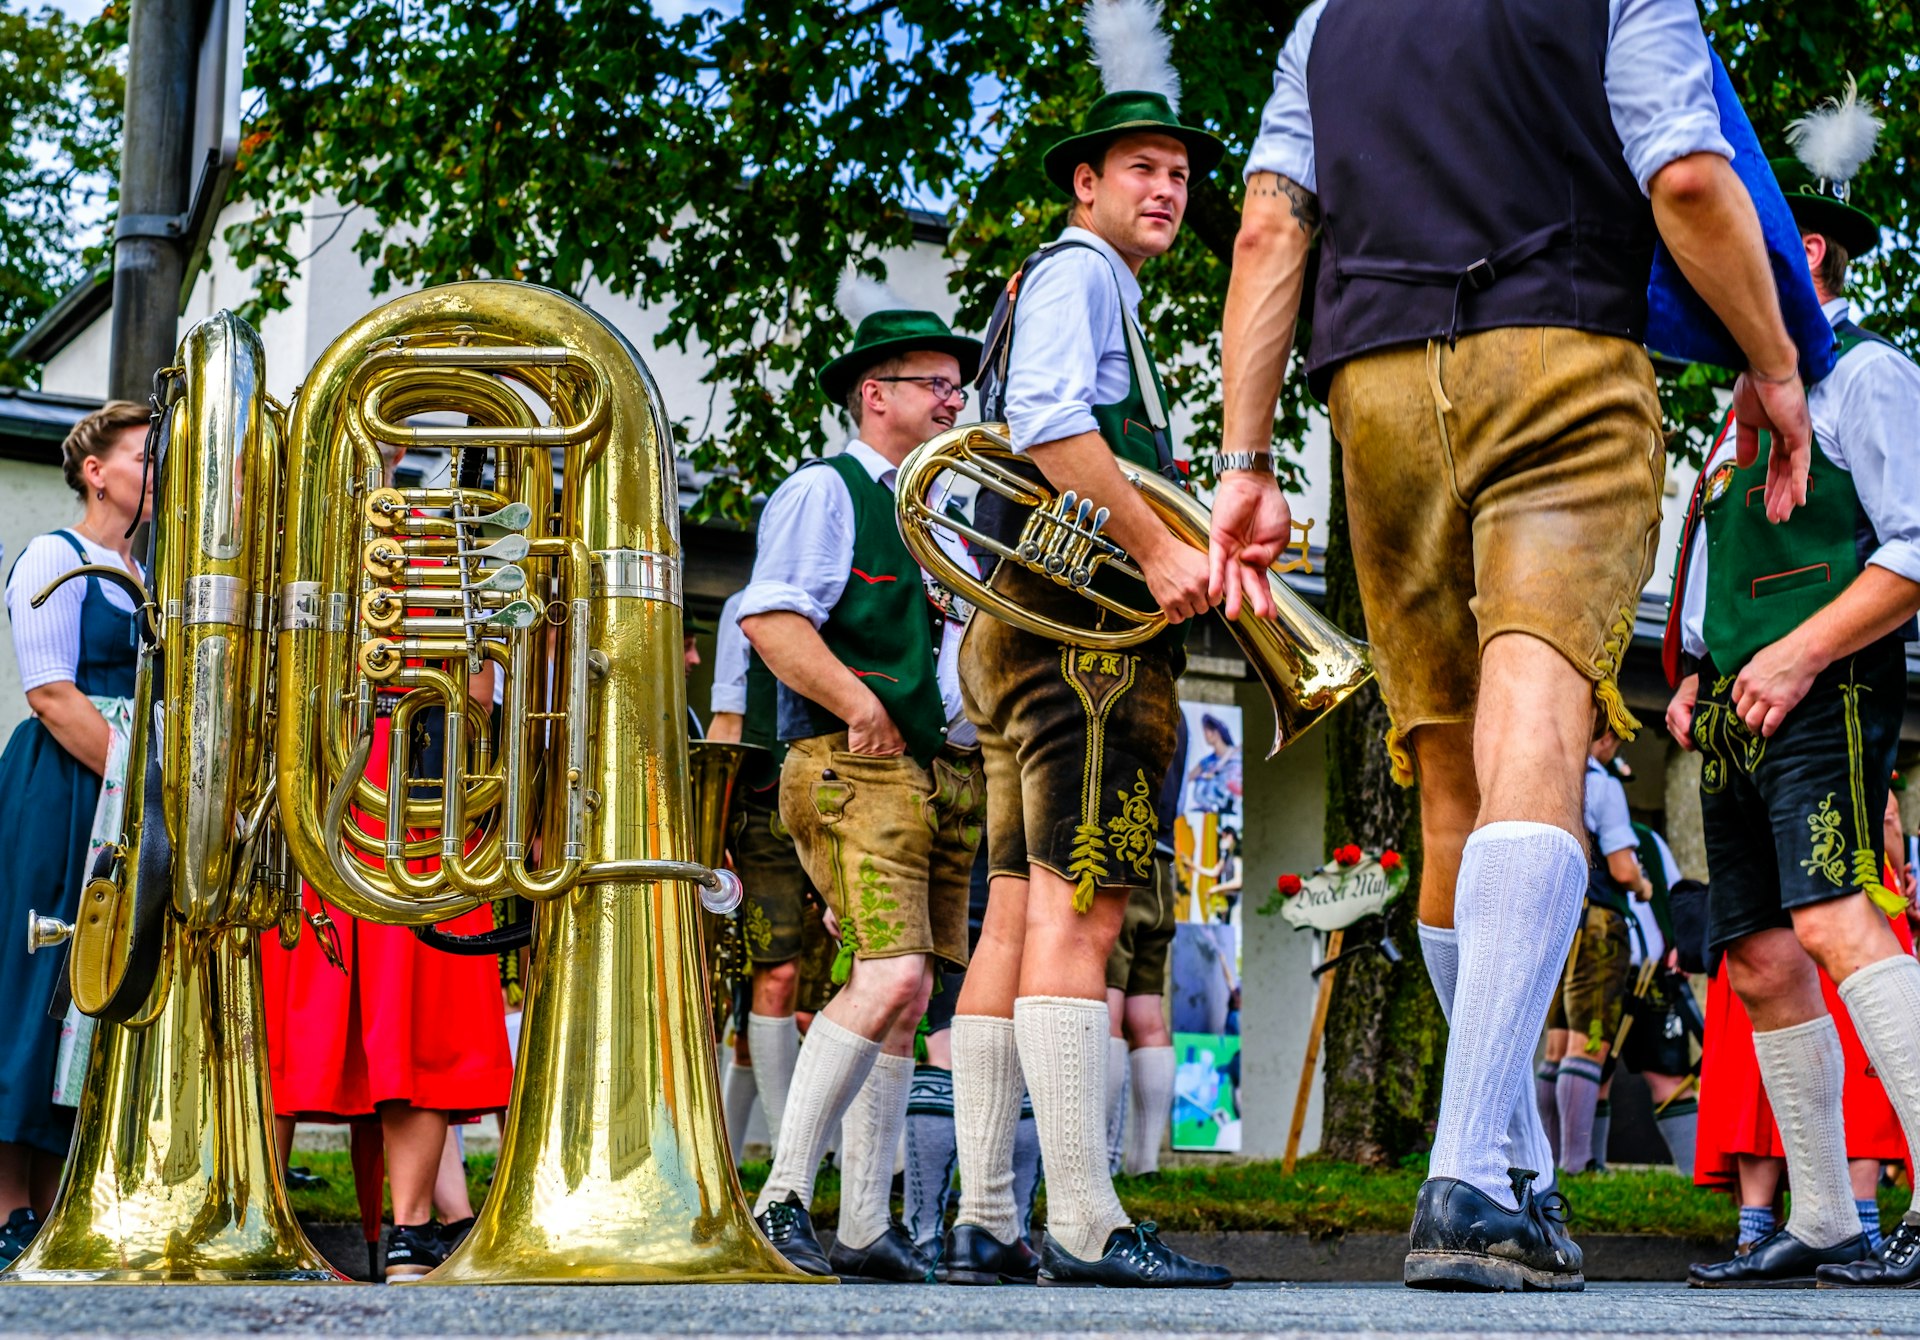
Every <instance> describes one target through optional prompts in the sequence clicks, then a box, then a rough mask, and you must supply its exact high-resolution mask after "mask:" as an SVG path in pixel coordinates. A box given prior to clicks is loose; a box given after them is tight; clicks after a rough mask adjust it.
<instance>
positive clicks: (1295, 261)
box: [1221, 172, 1320, 451]
mask: <svg viewBox="0 0 1920 1340" xmlns="http://www.w3.org/2000/svg"><path fill="white" fill-rule="evenodd" d="M1319 217H1320V209H1319V201H1318V200H1317V199H1316V198H1315V197H1314V195H1313V194H1312V192H1310V191H1308V190H1306V189H1305V188H1304V187H1302V186H1300V185H1298V184H1297V183H1295V182H1292V181H1289V180H1288V179H1287V178H1285V177H1282V176H1279V175H1277V174H1275V173H1272V172H1261V173H1256V174H1255V175H1254V177H1253V178H1252V180H1250V181H1249V182H1248V183H1247V199H1246V204H1245V205H1244V206H1243V208H1242V210H1241V214H1240V235H1239V236H1238V237H1237V238H1236V239H1235V240H1234V244H1233V275H1232V278H1231V279H1230V280H1229V281H1228V284H1227V307H1226V313H1225V315H1224V317H1223V318H1222V321H1221V377H1222V380H1223V391H1224V396H1225V414H1226V419H1225V428H1224V431H1223V433H1222V437H1221V445H1222V446H1223V448H1224V449H1225V450H1228V451H1266V450H1268V449H1269V448H1270V446H1271V443H1272V440H1273V407H1274V405H1275V403H1276V402H1278V400H1279V398H1280V384H1281V382H1282V380H1283V379H1284V378H1285V377H1286V372H1287V358H1288V356H1289V355H1290V354H1291V353H1292V352H1293V334H1294V325H1295V322H1296V321H1297V320H1298V318H1299V315H1300V296H1301V290H1302V287H1303V285H1304V284H1305V280H1306V267H1307V250H1308V248H1309V246H1310V245H1311V244H1312V242H1313V230H1314V228H1315V226H1317V224H1318V222H1319Z"/></svg>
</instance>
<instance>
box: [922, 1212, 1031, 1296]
mask: <svg viewBox="0 0 1920 1340" xmlns="http://www.w3.org/2000/svg"><path fill="white" fill-rule="evenodd" d="M1039 1273H1040V1256H1039V1254H1038V1253H1037V1252H1035V1251H1034V1250H1033V1248H1031V1247H1029V1246H1027V1243H1026V1239H1024V1238H1018V1237H1016V1238H1015V1239H1014V1240H1013V1241H1012V1242H1011V1243H1006V1242H1002V1241H1000V1239H998V1238H996V1237H994V1236H993V1234H991V1233H989V1232H987V1230H986V1229H984V1228H981V1227H980V1226H979V1225H978V1224H955V1225H954V1226H953V1230H952V1231H951V1232H949V1233H948V1234H947V1249H946V1251H945V1252H944V1253H943V1254H942V1257H941V1261H940V1266H939V1270H938V1271H937V1274H938V1276H939V1279H940V1282H941V1283H942V1284H1031V1283H1033V1280H1034V1276H1036V1275H1038V1274H1039Z"/></svg>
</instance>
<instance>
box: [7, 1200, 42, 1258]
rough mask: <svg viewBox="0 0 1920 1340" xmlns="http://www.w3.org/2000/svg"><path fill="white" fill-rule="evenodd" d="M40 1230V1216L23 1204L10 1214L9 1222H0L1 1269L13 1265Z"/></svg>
mask: <svg viewBox="0 0 1920 1340" xmlns="http://www.w3.org/2000/svg"><path fill="white" fill-rule="evenodd" d="M39 1231H40V1216H39V1215H37V1214H35V1213H34V1212H33V1211H32V1210H31V1209H28V1208H27V1207H25V1206H22V1207H21V1208H20V1209H17V1210H15V1211H14V1212H13V1213H12V1214H10V1215H8V1216H7V1222H6V1223H5V1224H0V1269H4V1268H5V1267H7V1266H10V1265H12V1264H13V1262H14V1258H15V1257H17V1256H19V1255H20V1253H21V1252H24V1251H25V1250H26V1249H27V1244H28V1243H30V1242H32V1241H33V1235H34V1234H36V1233H38V1232H39Z"/></svg>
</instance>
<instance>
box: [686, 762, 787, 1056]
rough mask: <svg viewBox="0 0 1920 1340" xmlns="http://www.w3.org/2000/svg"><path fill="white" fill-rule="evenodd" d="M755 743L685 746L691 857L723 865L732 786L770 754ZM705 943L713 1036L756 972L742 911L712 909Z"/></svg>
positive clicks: (730, 829)
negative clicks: (735, 996) (750, 765)
mask: <svg viewBox="0 0 1920 1340" xmlns="http://www.w3.org/2000/svg"><path fill="white" fill-rule="evenodd" d="M766 752H767V751H766V750H764V749H762V748H761V747H760V746H759V745H756V744H740V743H737V742H734V741H729V740H695V741H693V742H692V743H691V744H689V745H688V746H687V789H688V793H689V795H690V796H691V798H692V801H693V841H694V847H693V859H694V860H696V861H699V862H700V863H701V864H703V865H710V866H715V867H717V866H719V864H720V863H721V862H722V861H723V860H725V859H726V854H727V840H728V838H729V837H731V836H732V833H733V822H732V814H733V792H734V784H735V783H736V782H737V781H739V779H740V770H741V769H742V768H743V767H745V766H746V764H747V762H748V760H750V759H753V758H756V757H760V758H764V757H765V756H766ZM701 930H702V934H703V935H704V936H705V938H706V945H707V956H706V963H707V999H708V1002H709V1004H710V1007H711V1009H712V1011H713V1032H714V1036H715V1037H716V1038H717V1037H719V1036H721V1034H722V1033H723V1032H724V1031H725V1028H726V1023H727V1016H728V1015H729V1014H730V1013H731V1012H732V1009H733V993H734V990H735V988H737V987H738V986H739V985H740V983H741V982H743V981H745V980H746V978H747V975H748V973H749V972H750V971H751V970H752V967H753V964H752V960H751V959H750V957H749V956H748V953H747V941H746V937H745V935H743V934H742V933H741V929H740V918H739V915H738V909H737V908H736V909H735V910H734V911H733V912H732V913H721V912H712V911H709V912H708V913H707V914H706V916H705V917H704V918H703V919H702V923H701Z"/></svg>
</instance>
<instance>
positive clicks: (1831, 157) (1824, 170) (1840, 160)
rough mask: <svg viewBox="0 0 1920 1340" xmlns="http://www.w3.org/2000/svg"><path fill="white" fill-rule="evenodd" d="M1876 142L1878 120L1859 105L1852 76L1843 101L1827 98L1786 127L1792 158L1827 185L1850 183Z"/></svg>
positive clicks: (1849, 78)
mask: <svg viewBox="0 0 1920 1340" xmlns="http://www.w3.org/2000/svg"><path fill="white" fill-rule="evenodd" d="M1879 138H1880V118H1879V117H1877V116H1875V115H1874V114H1873V113H1872V112H1871V111H1869V110H1868V109H1867V108H1866V107H1865V106H1864V105H1863V104H1862V103H1861V102H1860V97H1859V90H1858V89H1856V88H1855V87H1854V82H1853V76H1851V75H1849V76H1847V92H1846V96H1845V97H1841V98H1828V99H1827V100H1826V101H1825V102H1823V103H1821V104H1820V106H1819V107H1817V108H1815V109H1814V110H1813V111H1811V112H1808V113H1807V114H1806V115H1805V116H1803V117H1801V118H1800V119H1799V120H1798V121H1795V122H1794V123H1793V124H1792V125H1790V126H1788V127H1787V143H1788V144H1791V145H1792V146H1793V152H1794V153H1795V155H1797V156H1798V157H1799V159H1800V161H1801V163H1802V164H1804V165H1805V166H1806V169H1807V171H1809V172H1811V173H1812V174H1813V175H1814V176H1815V177H1818V178H1819V179H1820V180H1821V181H1827V182H1839V183H1844V182H1848V181H1851V180H1852V179H1853V174H1854V173H1856V172H1858V171H1859V170H1860V165H1861V164H1862V163H1864V162H1866V161H1867V159H1868V158H1870V157H1871V156H1872V155H1873V145H1874V141H1875V140H1877V139H1879Z"/></svg>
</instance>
